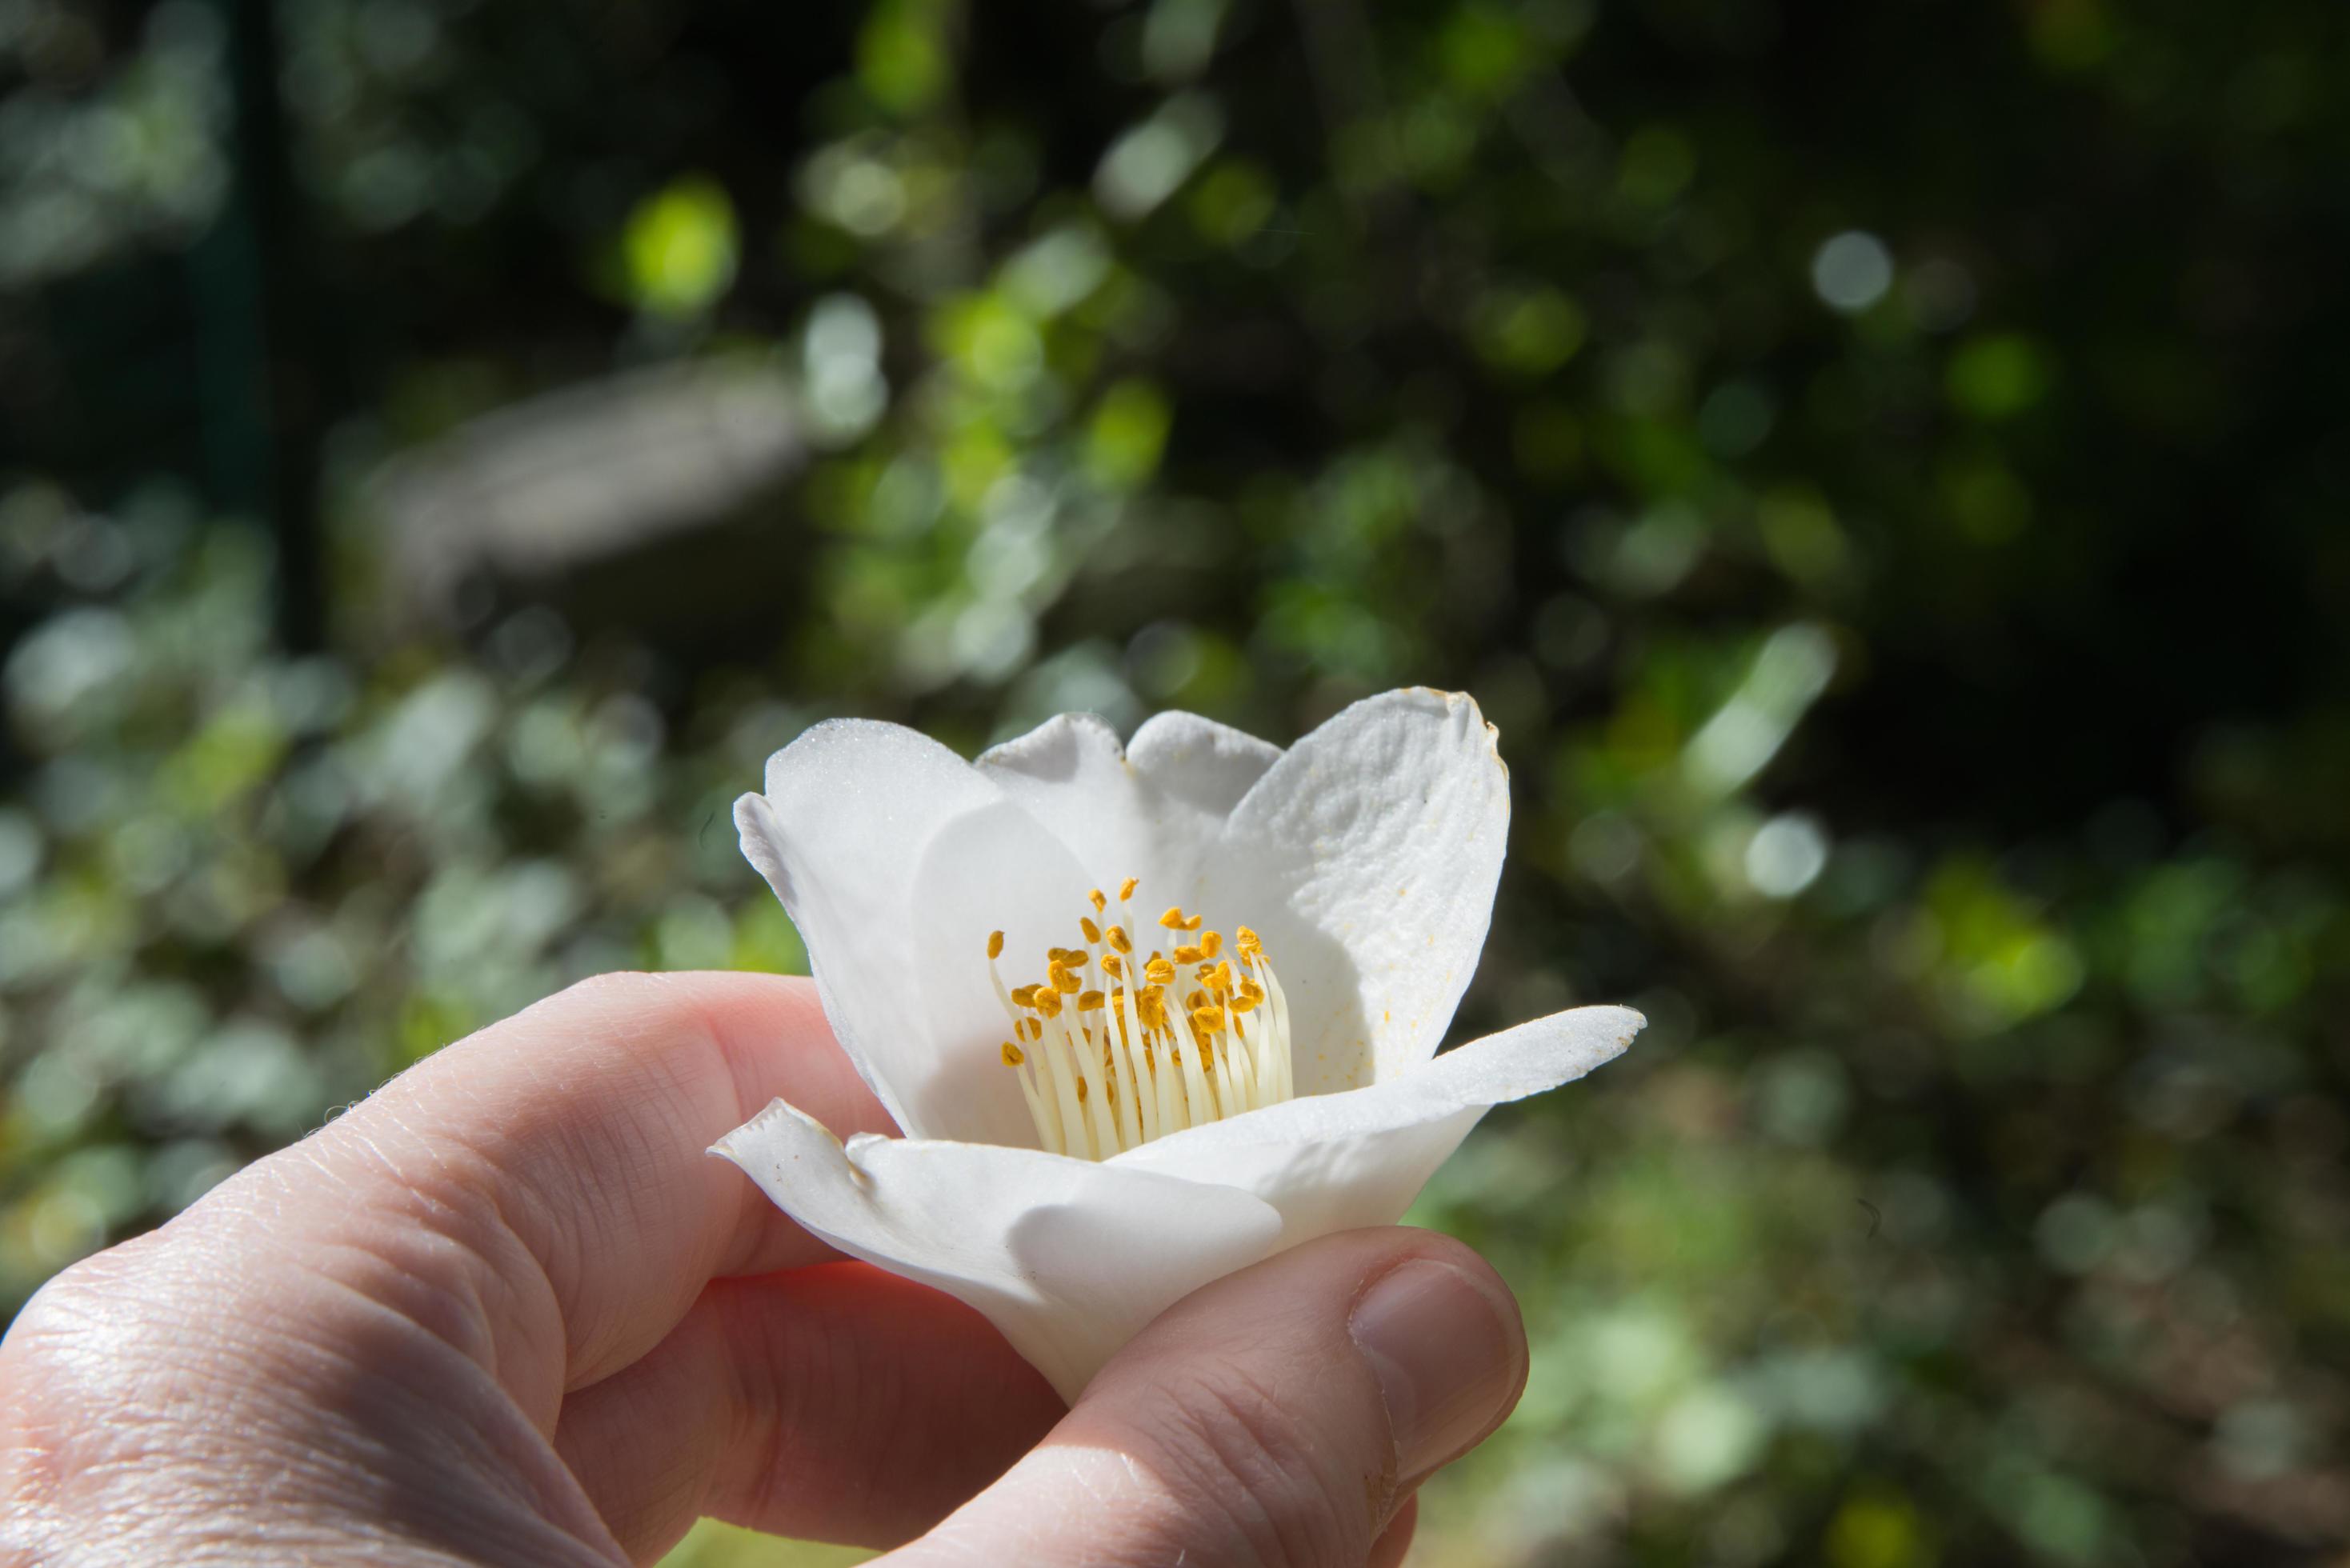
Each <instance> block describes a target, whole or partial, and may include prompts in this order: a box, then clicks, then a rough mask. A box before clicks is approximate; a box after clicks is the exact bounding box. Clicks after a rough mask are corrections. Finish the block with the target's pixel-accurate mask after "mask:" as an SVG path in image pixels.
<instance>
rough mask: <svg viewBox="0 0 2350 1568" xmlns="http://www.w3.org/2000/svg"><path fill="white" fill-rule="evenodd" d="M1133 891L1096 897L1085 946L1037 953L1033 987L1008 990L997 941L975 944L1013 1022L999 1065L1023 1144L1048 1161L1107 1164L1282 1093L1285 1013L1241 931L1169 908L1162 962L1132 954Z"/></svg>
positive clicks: (1275, 985)
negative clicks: (1019, 1099)
mask: <svg viewBox="0 0 2350 1568" xmlns="http://www.w3.org/2000/svg"><path fill="white" fill-rule="evenodd" d="M1137 886H1139V883H1138V881H1137V879H1136V878H1134V877H1128V878H1127V879H1126V881H1125V882H1124V883H1123V884H1122V885H1121V886H1120V887H1119V888H1118V912H1117V914H1116V915H1115V916H1113V915H1112V914H1111V913H1110V899H1109V898H1108V896H1107V895H1106V894H1105V893H1103V892H1102V890H1101V889H1100V888H1095V889H1094V890H1093V892H1092V894H1091V895H1090V898H1091V901H1092V903H1093V915H1092V916H1081V917H1079V918H1078V920H1077V929H1078V930H1079V931H1080V932H1082V933H1083V935H1084V937H1085V943H1086V945H1085V946H1083V947H1077V948H1050V949H1047V950H1046V951H1045V978H1044V979H1043V980H1041V981H1037V982H1035V984H1033V985H1022V986H1014V987H1009V988H1007V987H1006V986H1005V985H1004V983H1003V975H1002V973H1001V972H999V971H997V969H996V961H997V960H998V959H1000V958H1001V957H1002V956H1003V932H1002V931H996V932H993V933H992V934H991V935H990V936H989V937H988V939H987V969H988V974H989V976H990V978H992V979H993V981H994V982H995V994H996V996H997V998H998V999H999V1000H1000V1001H1002V1002H1003V1011H1004V1013H1005V1015H1006V1016H1007V1017H1009V1018H1010V1019H1011V1021H1012V1033H1013V1037H1012V1038H1011V1039H1010V1040H1006V1041H1005V1042H1004V1043H1003V1064H1004V1065H1005V1066H1007V1067H1010V1068H1012V1069H1013V1070H1014V1072H1016V1073H1018V1074H1019V1075H1020V1091H1021V1093H1022V1094H1023V1095H1024V1096H1026V1098H1027V1101H1028V1114H1029V1116H1031V1117H1033V1118H1034V1119H1035V1124H1036V1136H1037V1137H1038V1139H1039V1140H1040V1142H1041V1143H1042V1144H1043V1146H1044V1147H1045V1148H1046V1149H1048V1150H1050V1151H1051V1152H1053V1153H1055V1154H1069V1155H1076V1156H1077V1157H1078V1158H1083V1159H1107V1158H1109V1157H1110V1156H1111V1155H1114V1154H1118V1153H1121V1152H1123V1151H1124V1150H1127V1149H1129V1148H1135V1147H1140V1146H1141V1145H1143V1144H1146V1143H1149V1141H1150V1140H1151V1139H1153V1138H1159V1137H1166V1136H1167V1135H1168V1134H1169V1133H1171V1132H1180V1131H1182V1130H1183V1129H1184V1128H1186V1127H1199V1126H1201V1125H1203V1124H1205V1123H1208V1122H1213V1121H1221V1120H1222V1119H1223V1118H1224V1117H1226V1116H1238V1115H1239V1114H1240V1113H1241V1112H1243V1111H1251V1110H1255V1109H1257V1108H1258V1107H1260V1106H1270V1105H1277V1104H1279V1103H1280V1102H1281V1101H1283V1100H1286V1099H1288V1098H1289V1097H1290V1095H1291V1093H1292V1092H1293V1090H1294V1087H1295V1085H1294V1082H1293V1080H1292V1078H1291V1072H1290V1060H1289V1003H1288V1002H1287V1000H1286V999H1285V998H1284V996H1283V995H1282V993H1281V982H1280V981H1278V980H1276V979H1274V973H1273V963H1272V961H1271V960H1270V959H1268V958H1267V957H1266V956H1265V951H1264V944H1263V942H1262V941H1261V940H1258V938H1257V934H1256V933H1255V932H1254V931H1253V930H1251V929H1249V928H1248V927H1246V926H1235V927H1234V928H1233V929H1232V941H1231V943H1230V944H1229V946H1227V944H1226V942H1225V940H1224V938H1223V935H1222V932H1218V931H1210V930H1202V929H1201V925H1202V924H1203V923H1204V922H1203V918H1202V917H1201V916H1199V915H1187V914H1185V913H1184V912H1183V910H1182V909H1180V908H1170V909H1168V910H1167V912H1166V913H1165V914H1162V915H1160V916H1159V929H1162V930H1163V931H1165V932H1166V933H1167V934H1166V936H1165V937H1164V938H1163V939H1159V940H1164V941H1165V942H1166V943H1167V944H1168V945H1167V948H1166V950H1160V949H1159V948H1155V947H1154V948H1153V949H1151V950H1150V951H1149V953H1148V954H1144V953H1142V952H1140V951H1139V950H1138V948H1137V946H1136V943H1135V935H1134V931H1133V929H1132V927H1131V923H1130V921H1129V919H1128V912H1127V911H1128V904H1129V903H1130V902H1131V901H1132V899H1133V898H1134V890H1135V888H1136V887H1137Z"/></svg>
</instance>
